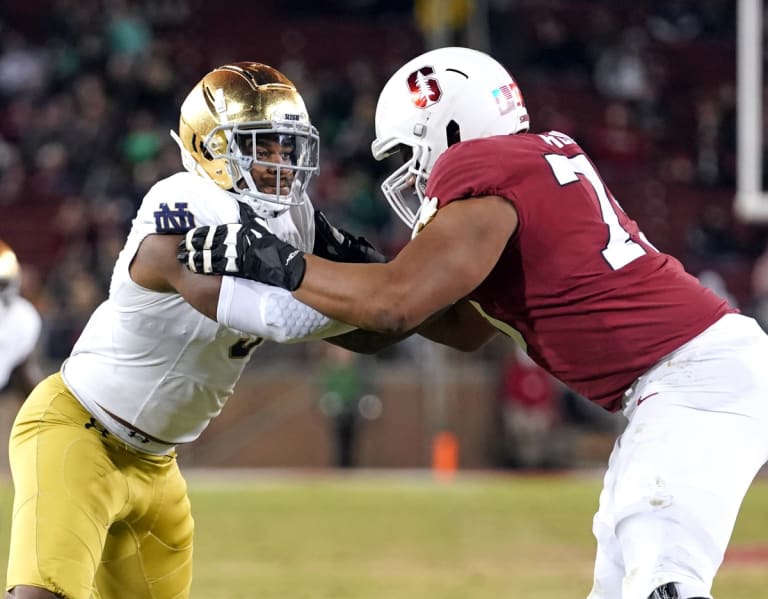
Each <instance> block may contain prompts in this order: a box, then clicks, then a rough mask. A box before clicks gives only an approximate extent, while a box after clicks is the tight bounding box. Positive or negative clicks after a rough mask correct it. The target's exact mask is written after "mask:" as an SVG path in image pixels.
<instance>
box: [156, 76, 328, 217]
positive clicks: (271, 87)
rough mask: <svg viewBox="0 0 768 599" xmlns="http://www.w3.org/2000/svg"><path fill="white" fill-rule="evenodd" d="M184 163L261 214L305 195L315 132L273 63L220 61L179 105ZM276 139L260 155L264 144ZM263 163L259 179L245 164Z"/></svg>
mask: <svg viewBox="0 0 768 599" xmlns="http://www.w3.org/2000/svg"><path fill="white" fill-rule="evenodd" d="M171 136H172V137H173V138H174V139H175V140H176V142H177V143H178V145H179V147H180V148H181V155H182V162H183V164H184V167H185V168H186V169H187V170H189V171H191V172H194V173H196V174H198V175H200V176H202V177H205V178H209V179H211V180H213V181H214V182H215V183H216V185H218V186H219V187H221V188H223V189H226V190H229V191H232V192H235V193H237V194H238V195H239V196H240V197H239V199H240V200H243V201H245V202H246V203H247V204H249V205H250V206H251V207H252V208H253V209H254V210H255V211H256V212H257V213H258V214H260V215H261V216H274V215H276V214H279V213H280V212H283V211H284V210H286V209H287V208H288V207H289V206H292V205H296V204H299V203H301V202H303V201H304V193H305V191H306V188H307V185H308V183H309V180H310V179H311V177H312V175H314V174H315V173H316V172H317V170H318V159H319V136H318V133H317V129H315V127H313V126H312V123H311V122H310V120H309V115H308V114H307V109H306V107H305V105H304V100H303V99H302V97H301V95H300V94H299V92H298V91H297V90H296V87H295V86H294V85H293V83H292V82H291V81H290V80H289V79H288V78H287V77H286V76H285V75H283V74H282V73H281V72H280V71H278V70H277V69H274V68H272V67H270V66H267V65H265V64H260V63H258V62H238V63H233V64H226V65H223V66H220V67H218V68H216V69H214V70H213V71H211V72H210V73H208V74H207V75H206V76H205V77H203V78H202V79H201V80H200V82H198V84H197V85H196V86H195V87H194V88H193V89H192V91H191V92H190V93H189V94H188V95H187V97H186V99H185V100H184V102H183V103H182V105H181V116H180V119H179V132H178V135H177V134H176V133H175V132H173V131H171ZM268 144H271V145H273V146H274V145H275V144H277V145H278V146H279V156H280V158H279V160H278V161H275V160H271V161H270V160H266V157H267V152H266V151H264V149H263V148H264V146H265V145H268ZM259 168H261V169H262V171H264V169H267V170H268V171H269V173H270V174H269V183H268V184H264V183H263V182H262V183H261V184H260V181H259V179H258V178H257V177H254V176H253V173H252V169H254V170H257V169H259Z"/></svg>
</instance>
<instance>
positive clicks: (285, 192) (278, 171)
mask: <svg viewBox="0 0 768 599" xmlns="http://www.w3.org/2000/svg"><path fill="white" fill-rule="evenodd" d="M222 135H223V137H224V138H225V139H226V140H227V144H226V147H225V148H223V151H221V152H218V151H217V146H220V145H221V144H220V143H218V140H220V139H221V137H222ZM209 140H211V141H212V142H213V143H209ZM203 143H204V145H205V147H206V149H207V150H208V152H209V153H210V155H211V158H212V159H213V160H218V159H223V160H224V161H226V168H227V172H228V174H229V177H230V178H231V181H232V191H233V192H235V193H237V194H238V195H240V197H241V199H243V200H244V201H246V202H247V203H248V204H251V205H252V206H251V207H253V208H255V206H254V205H253V204H257V203H258V202H267V203H269V204H271V205H272V206H271V209H272V210H274V211H277V212H280V211H282V210H284V209H285V208H287V207H290V206H297V205H299V204H301V203H302V202H303V201H304V194H305V192H306V190H307V186H308V184H309V180H310V179H311V177H312V175H314V174H315V173H316V172H317V169H318V166H319V162H318V158H319V136H318V134H317V130H316V129H315V128H314V127H313V126H311V125H307V124H304V123H290V122H287V123H286V122H263V121H262V122H244V123H237V124H232V125H220V126H219V127H216V128H215V129H213V131H211V133H210V134H209V136H208V138H207V139H206V140H205V141H204V142H203ZM254 171H256V172H258V173H259V176H257V177H254ZM257 205H258V204H257Z"/></svg>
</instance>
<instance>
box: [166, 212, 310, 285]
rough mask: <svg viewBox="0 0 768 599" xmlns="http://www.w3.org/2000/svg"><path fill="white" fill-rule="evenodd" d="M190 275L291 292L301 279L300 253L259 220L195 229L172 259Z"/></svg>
mask: <svg viewBox="0 0 768 599" xmlns="http://www.w3.org/2000/svg"><path fill="white" fill-rule="evenodd" d="M176 257H177V258H178V260H179V262H181V263H182V264H184V265H185V266H186V267H187V268H188V269H189V270H191V271H192V272H196V273H200V274H214V275H233V276H236V277H242V278H244V279H251V280H253V281H260V282H262V283H267V284H269V285H274V286H276V287H282V288H283V289H287V290H288V291H294V290H295V289H296V288H298V286H299V285H300V284H301V280H302V279H303V278H304V270H305V269H306V263H305V261H304V252H302V251H301V250H297V249H296V248H295V247H293V246H292V245H290V244H288V243H286V242H284V241H282V240H281V239H279V238H278V237H277V236H276V235H274V234H273V233H271V232H270V231H269V229H267V227H266V226H265V225H264V223H263V221H262V220H261V219H252V220H250V221H248V222H247V223H246V224H242V225H239V224H229V225H219V226H217V227H209V226H205V227H196V228H194V229H191V230H190V231H188V232H187V234H186V236H185V237H184V239H182V240H181V242H180V243H179V253H178V255H177V256H176Z"/></svg>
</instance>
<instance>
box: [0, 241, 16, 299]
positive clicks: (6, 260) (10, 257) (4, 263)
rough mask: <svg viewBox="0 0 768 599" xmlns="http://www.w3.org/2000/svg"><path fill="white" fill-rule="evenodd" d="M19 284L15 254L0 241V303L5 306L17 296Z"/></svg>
mask: <svg viewBox="0 0 768 599" xmlns="http://www.w3.org/2000/svg"><path fill="white" fill-rule="evenodd" d="M20 284H21V268H19V261H18V260H17V259H16V254H14V253H13V250H12V249H11V248H10V247H9V246H8V244H7V243H5V242H4V241H2V240H0V303H2V304H7V303H8V302H10V301H11V299H12V298H13V297H14V296H16V295H18V293H19V285H20Z"/></svg>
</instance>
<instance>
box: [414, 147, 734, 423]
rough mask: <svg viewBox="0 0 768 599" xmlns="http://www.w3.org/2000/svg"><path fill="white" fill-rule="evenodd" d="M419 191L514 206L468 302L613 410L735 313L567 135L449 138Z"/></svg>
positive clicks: (441, 202)
mask: <svg viewBox="0 0 768 599" xmlns="http://www.w3.org/2000/svg"><path fill="white" fill-rule="evenodd" d="M426 195H427V196H428V197H430V198H435V197H436V198H437V201H438V208H439V207H441V206H445V205H446V204H448V203H449V202H452V201H455V200H460V199H462V198H469V197H482V196H491V195H493V196H501V197H503V198H506V199H507V200H509V201H510V202H511V203H512V204H513V205H514V206H515V208H516V210H517V214H518V218H519V224H518V227H517V231H516V232H515V233H514V235H513V236H512V237H511V238H510V240H509V242H508V244H507V246H506V247H505V249H504V251H503V252H502V254H501V257H500V259H499V261H498V263H497V264H496V266H495V267H494V268H493V270H492V271H491V273H490V274H489V276H488V277H487V278H486V279H485V281H483V283H482V284H481V285H480V286H479V287H478V288H477V289H475V290H474V291H473V292H472V293H471V294H470V296H469V299H470V300H474V301H476V302H477V303H478V304H479V305H480V307H481V308H482V310H483V312H484V313H485V315H486V316H487V317H490V320H491V322H493V323H494V325H496V326H497V327H498V328H499V329H500V330H502V331H505V332H507V333H508V334H513V331H512V329H514V330H516V331H517V332H519V333H520V335H522V337H523V339H524V341H525V343H526V345H527V351H528V354H529V355H530V356H531V358H533V359H534V360H535V361H536V362H537V363H538V364H540V365H541V366H542V367H543V368H545V369H546V370H548V371H549V372H550V373H552V374H553V375H554V376H556V377H557V378H559V379H560V380H561V381H563V382H564V383H565V384H566V385H568V386H569V387H571V388H572V389H573V390H574V391H576V392H578V393H580V394H582V395H584V396H585V397H587V398H589V399H591V400H592V401H594V402H596V403H598V404H600V405H602V406H603V407H605V408H606V409H608V410H611V411H614V410H618V409H620V408H621V399H622V395H623V393H624V392H625V391H626V389H627V388H628V387H629V386H630V385H631V384H632V382H633V381H634V380H635V379H636V378H637V377H638V376H640V375H641V374H643V372H645V371H646V370H648V369H649V368H650V367H651V366H653V365H654V364H655V363H657V362H658V361H659V360H660V359H661V358H662V357H663V356H665V355H666V354H669V353H670V352H672V351H674V350H675V349H677V348H678V347H680V346H681V345H683V344H684V343H686V342H687V341H689V340H690V339H692V338H693V337H695V336H696V335H698V334H699V333H701V332H702V331H703V330H704V329H706V328H707V327H708V326H709V325H711V324H712V323H714V322H715V321H717V320H718V319H719V318H720V317H721V316H723V315H724V314H726V313H728V312H733V311H735V310H734V309H732V308H730V307H729V306H728V304H727V303H726V302H725V301H724V300H723V299H721V298H719V297H718V296H717V295H715V294H714V293H713V292H711V291H710V290H709V289H707V288H706V287H704V286H702V285H701V284H700V283H699V282H698V280H697V279H696V278H695V277H693V276H691V275H689V274H688V273H686V272H685V271H684V269H683V267H682V266H681V264H680V263H679V262H678V261H677V260H675V259H674V258H673V257H671V256H669V255H667V254H664V253H661V252H659V251H658V250H657V249H656V248H654V247H653V245H651V243H649V241H648V240H647V239H646V238H645V236H644V235H643V234H642V232H641V231H640V230H639V228H638V226H637V223H636V222H635V221H633V220H631V219H630V218H629V217H628V216H627V215H626V214H625V213H624V211H623V210H622V209H621V207H620V206H619V204H618V202H617V201H616V200H615V199H614V197H613V196H612V194H611V192H610V191H609V190H608V188H607V187H606V185H605V184H604V183H603V181H602V179H601V178H600V175H599V174H598V173H597V171H596V169H595V166H594V165H593V164H592V162H591V161H590V159H589V158H588V157H587V155H586V154H585V153H584V151H583V150H582V149H581V148H580V147H579V146H578V145H577V144H576V143H575V142H574V141H573V140H572V139H570V138H569V137H568V136H566V135H564V134H562V133H558V132H549V133H546V134H538V135H537V134H518V135H505V136H497V137H489V138H483V139H477V140H470V141H466V142H462V143H459V144H456V145H454V146H452V147H451V148H449V149H448V150H447V151H446V152H445V153H444V154H443V155H442V156H441V157H440V158H439V159H438V160H437V162H436V163H435V166H434V168H433V170H432V174H431V175H430V178H429V182H428V185H427V189H426Z"/></svg>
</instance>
